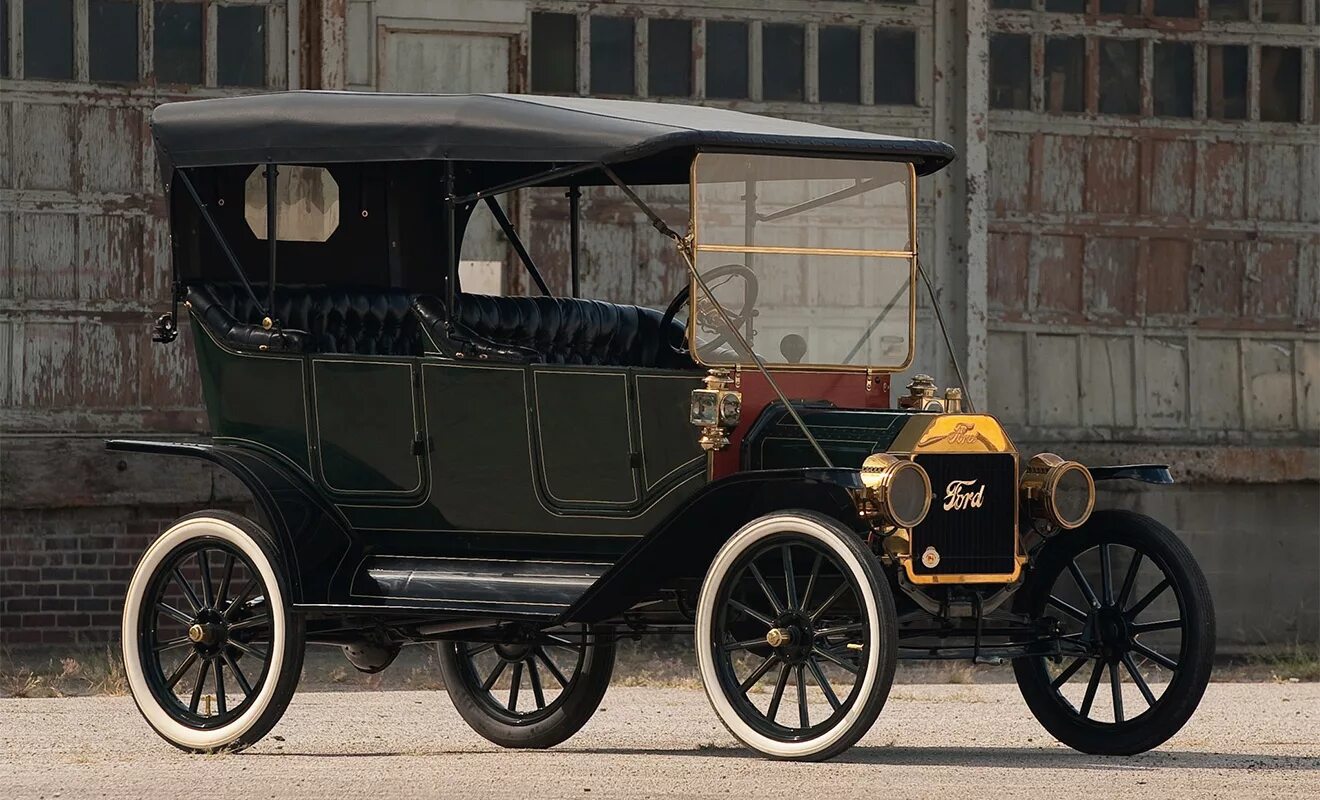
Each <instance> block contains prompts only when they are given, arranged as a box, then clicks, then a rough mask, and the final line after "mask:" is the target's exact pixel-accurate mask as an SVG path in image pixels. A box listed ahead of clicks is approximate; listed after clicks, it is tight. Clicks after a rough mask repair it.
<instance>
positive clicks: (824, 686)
mask: <svg viewBox="0 0 1320 800" xmlns="http://www.w3.org/2000/svg"><path fill="white" fill-rule="evenodd" d="M807 669H809V670H811V677H813V678H815V679H816V685H817V686H819V687H820V690H821V691H822V692H824V693H825V699H826V700H828V701H829V702H830V708H832V709H834V710H835V711H838V710H839V705H840V703H839V698H838V696H837V695H835V694H834V689H833V687H831V686H830V682H829V679H828V678H826V677H825V673H824V672H823V671H822V670H821V668H820V664H819V663H818V662H817V661H816V659H814V658H808V659H807Z"/></svg>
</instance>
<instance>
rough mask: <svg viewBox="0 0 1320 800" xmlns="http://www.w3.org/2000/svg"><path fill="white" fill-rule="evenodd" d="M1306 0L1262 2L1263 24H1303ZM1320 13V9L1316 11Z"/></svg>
mask: <svg viewBox="0 0 1320 800" xmlns="http://www.w3.org/2000/svg"><path fill="white" fill-rule="evenodd" d="M1303 2H1304V0H1261V4H1260V18H1261V21H1262V22H1301V21H1302V3H1303ZM1316 10H1317V11H1320V8H1317V9H1316Z"/></svg>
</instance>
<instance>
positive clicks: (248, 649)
mask: <svg viewBox="0 0 1320 800" xmlns="http://www.w3.org/2000/svg"><path fill="white" fill-rule="evenodd" d="M229 645H230V646H231V647H233V648H235V649H237V650H238V651H239V652H241V653H246V654H247V655H250V656H252V657H253V658H255V659H257V660H258V661H265V660H266V654H265V653H263V652H261V651H260V650H258V649H256V648H255V647H252V646H251V645H249V644H247V643H245V642H240V641H239V640H237V639H230V640H229Z"/></svg>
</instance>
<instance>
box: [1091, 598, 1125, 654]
mask: <svg viewBox="0 0 1320 800" xmlns="http://www.w3.org/2000/svg"><path fill="white" fill-rule="evenodd" d="M1091 618H1092V625H1093V627H1094V631H1095V639H1096V642H1097V643H1098V644H1099V645H1100V649H1101V651H1102V652H1103V653H1104V655H1105V656H1106V657H1107V658H1109V659H1111V660H1114V659H1119V658H1122V657H1123V654H1124V653H1126V652H1127V651H1128V650H1129V649H1130V648H1131V640H1132V637H1131V633H1130V631H1129V629H1128V621H1127V618H1126V617H1124V615H1123V612H1122V611H1121V610H1120V609H1119V608H1118V607H1116V606H1112V605H1110V606H1102V607H1101V608H1098V609H1096V610H1095V611H1093V612H1092V614H1091Z"/></svg>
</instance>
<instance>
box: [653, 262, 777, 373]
mask: <svg viewBox="0 0 1320 800" xmlns="http://www.w3.org/2000/svg"><path fill="white" fill-rule="evenodd" d="M734 278H742V279H743V304H742V308H740V309H738V310H737V311H736V312H735V311H730V310H729V309H728V308H725V309H724V310H725V313H727V314H728V315H729V321H730V322H732V323H733V324H734V326H736V327H738V328H741V327H744V326H745V325H746V324H747V323H748V322H749V321H750V320H751V317H752V316H753V315H754V314H755V313H756V312H755V311H754V310H753V309H754V308H755V306H756V294H757V290H758V286H759V285H758V283H757V281H756V273H755V272H752V270H751V269H749V268H748V267H747V266H746V265H745V264H723V265H721V266H718V267H715V268H713V269H709V270H706V271H705V272H703V273H701V279H702V280H703V281H705V283H706V286H707V287H709V288H710V290H711V291H712V292H714V291H715V290H716V289H717V288H718V287H719V286H721V285H723V284H724V283H727V282H728V281H730V280H732V279H734ZM691 295H692V284H691V283H688V284H685V285H684V286H683V288H682V289H679V290H678V294H676V295H674V299H673V300H670V301H669V305H668V307H666V308H665V315H664V317H663V318H662V319H661V320H660V331H661V335H662V336H666V337H668V336H669V331H670V330H671V329H672V327H673V322H674V317H675V316H676V315H677V314H678V312H679V310H680V309H682V308H683V306H685V305H687V304H688V302H689V301H690V300H691V299H692V297H691ZM692 313H693V316H694V319H693V320H691V321H692V322H693V323H694V324H696V325H699V326H701V328H702V329H704V330H707V331H713V332H715V336H714V338H712V339H711V340H710V341H707V342H702V343H701V345H700V347H701V349H702V350H714V349H717V348H719V347H722V346H724V345H726V344H729V340H730V339H731V338H733V337H732V334H730V333H729V331H728V330H727V329H726V327H725V325H724V320H723V319H721V318H720V315H719V312H718V311H716V310H715V307H714V306H713V305H712V304H711V300H710V298H708V297H701V298H698V299H697V302H696V304H695V306H694V308H693V311H692ZM687 342H688V340H687V337H686V336H684V337H683V338H682V339H681V340H680V341H679V342H677V343H675V342H673V341H667V342H666V344H668V345H669V347H670V349H672V350H673V351H674V352H675V353H678V354H680V355H690V353H689V351H688V346H687Z"/></svg>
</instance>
